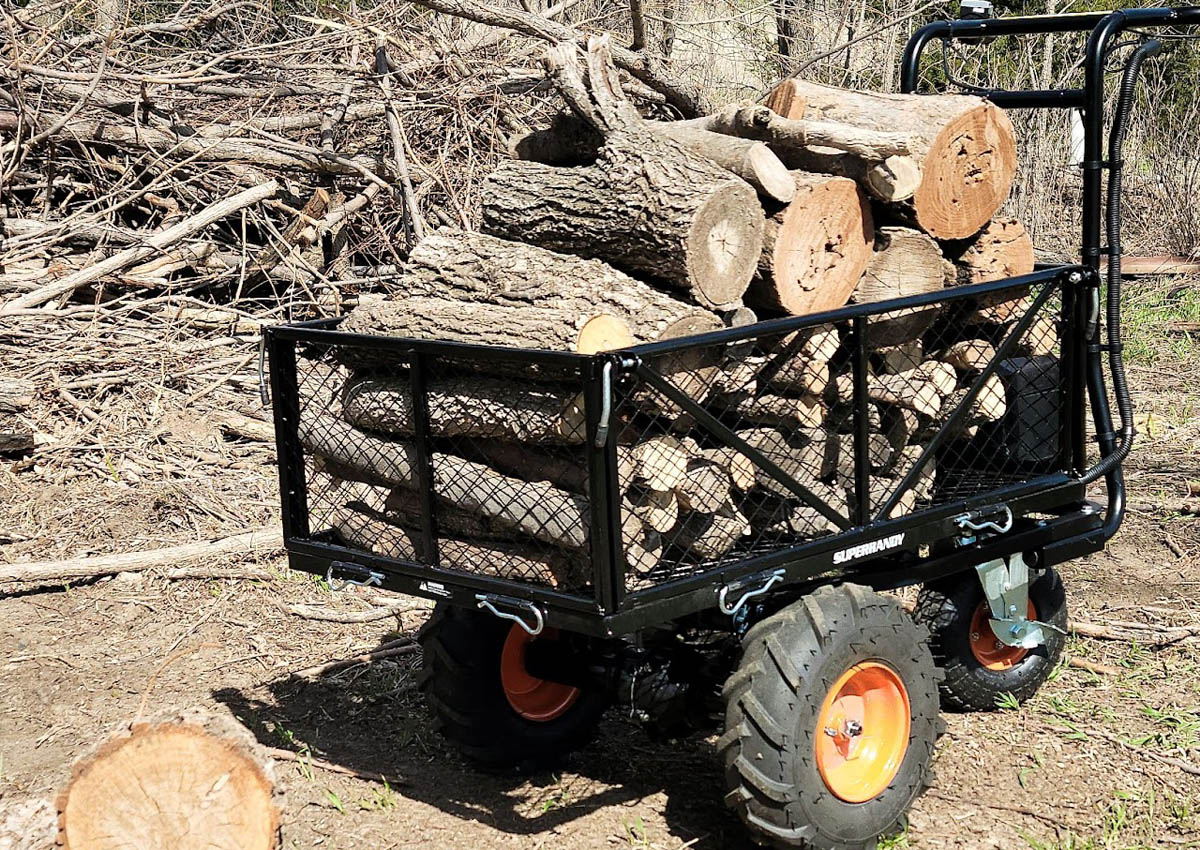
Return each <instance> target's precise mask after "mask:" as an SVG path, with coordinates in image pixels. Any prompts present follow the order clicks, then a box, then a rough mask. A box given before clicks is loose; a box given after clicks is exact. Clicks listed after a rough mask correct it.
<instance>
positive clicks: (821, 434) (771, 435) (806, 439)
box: [738, 428, 828, 498]
mask: <svg viewBox="0 0 1200 850" xmlns="http://www.w3.org/2000/svg"><path fill="white" fill-rule="evenodd" d="M738 436H739V437H741V438H742V439H743V440H745V441H746V442H747V443H749V444H750V445H751V446H753V447H754V448H756V449H758V451H760V452H762V454H763V456H764V457H765V458H767V460H770V461H772V462H773V463H774V464H775V465H776V466H778V467H779V468H780V469H781V470H782V471H783V473H784V474H785V475H787V476H789V477H790V478H792V479H793V480H794V481H796V483H798V484H802V485H803V486H805V487H808V488H809V489H810V490H811V489H812V487H813V485H814V484H817V483H819V482H818V481H817V479H818V478H820V476H821V472H822V469H823V468H824V466H825V449H826V442H827V440H828V436H827V434H826V432H825V430H824V429H822V428H812V429H809V430H805V431H796V432H794V433H793V434H792V435H791V442H789V440H788V437H785V436H784V435H783V434H781V433H780V432H779V431H776V430H775V429H773V428H754V429H750V430H745V431H738ZM793 443H799V444H800V445H794V444H793ZM756 479H757V485H758V486H759V487H760V488H762V489H764V490H767V491H769V492H771V493H775V494H776V495H779V496H783V497H785V498H787V497H793V498H794V496H795V494H794V493H793V492H792V491H791V489H789V488H788V487H787V486H786V485H784V484H783V483H781V482H779V481H777V480H776V479H775V477H774V476H773V475H771V473H769V472H768V471H767V470H765V469H761V468H760V469H757V470H756Z"/></svg>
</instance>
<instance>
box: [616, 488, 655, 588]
mask: <svg viewBox="0 0 1200 850" xmlns="http://www.w3.org/2000/svg"><path fill="white" fill-rule="evenodd" d="M622 516H623V517H624V519H623V520H622V522H621V544H622V548H623V549H624V556H625V566H626V569H627V571H628V572H631V573H634V574H638V573H641V574H645V573H648V572H650V571H651V570H652V569H654V568H655V567H657V566H658V564H659V561H661V560H662V552H663V538H662V535H661V534H660V533H659V532H657V531H655V530H654V529H652V528H650V526H648V525H646V524H645V523H644V522H643V521H642V520H641V519H640V518H639V517H638V516H637V515H636V514H634V513H633V512H632V511H631V510H630V509H629V506H628V505H626V506H625V511H624V512H623V514H622Z"/></svg>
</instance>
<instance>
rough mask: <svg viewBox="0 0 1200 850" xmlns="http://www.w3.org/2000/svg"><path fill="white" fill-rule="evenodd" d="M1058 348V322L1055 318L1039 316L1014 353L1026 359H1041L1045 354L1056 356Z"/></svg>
mask: <svg viewBox="0 0 1200 850" xmlns="http://www.w3.org/2000/svg"><path fill="white" fill-rule="evenodd" d="M1026 309H1028V307H1026ZM1022 312H1023V311H1022ZM1057 347H1058V322H1057V320H1055V318H1054V317H1053V316H1038V317H1037V318H1036V319H1034V320H1033V322H1031V323H1030V325H1029V329H1028V330H1027V331H1025V333H1024V334H1023V335H1022V336H1021V338H1020V339H1019V340H1017V344H1016V346H1015V347H1014V353H1016V354H1021V355H1024V356H1026V357H1040V356H1041V355H1044V354H1054V353H1055V348H1057Z"/></svg>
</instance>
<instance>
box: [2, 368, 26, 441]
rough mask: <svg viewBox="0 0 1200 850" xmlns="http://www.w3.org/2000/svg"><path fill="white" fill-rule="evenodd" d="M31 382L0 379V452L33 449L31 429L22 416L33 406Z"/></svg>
mask: <svg viewBox="0 0 1200 850" xmlns="http://www.w3.org/2000/svg"><path fill="white" fill-rule="evenodd" d="M33 395H34V387H33V383H32V382H31V381H26V380H23V379H19V378H0V452H21V451H27V450H28V449H32V448H33V428H31V427H30V426H29V425H28V424H27V423H26V421H25V419H24V416H25V414H26V413H27V411H28V410H29V406H30V405H31V404H33Z"/></svg>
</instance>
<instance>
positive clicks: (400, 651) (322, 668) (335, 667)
mask: <svg viewBox="0 0 1200 850" xmlns="http://www.w3.org/2000/svg"><path fill="white" fill-rule="evenodd" d="M419 650H420V647H419V646H418V645H417V644H416V643H415V642H414V641H413V639H412V638H407V637H406V638H400V639H399V640H394V641H389V642H388V643H385V644H382V645H381V646H379V647H377V648H376V649H373V650H371V651H370V652H363V653H360V654H359V655H354V656H351V657H350V658H341V659H338V660H337V661H326V662H325V663H324V664H315V665H313V666H312V667H305V668H304V669H303V670H296V671H295V672H293V673H292V675H293V676H299V677H301V678H305V679H316V678H318V677H320V676H328V675H330V674H331V673H338V672H341V671H342V670H346V669H349V668H350V667H354V666H356V665H359V664H369V663H371V662H372V661H380V660H382V659H385V658H395V657H397V656H400V655H412V654H413V653H414V652H418V651H419Z"/></svg>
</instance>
